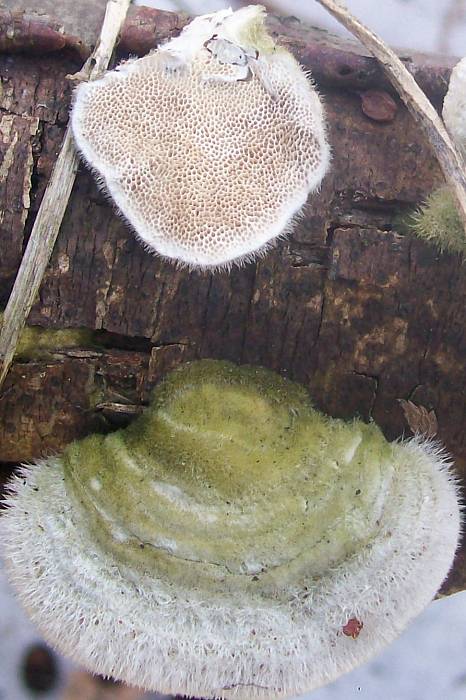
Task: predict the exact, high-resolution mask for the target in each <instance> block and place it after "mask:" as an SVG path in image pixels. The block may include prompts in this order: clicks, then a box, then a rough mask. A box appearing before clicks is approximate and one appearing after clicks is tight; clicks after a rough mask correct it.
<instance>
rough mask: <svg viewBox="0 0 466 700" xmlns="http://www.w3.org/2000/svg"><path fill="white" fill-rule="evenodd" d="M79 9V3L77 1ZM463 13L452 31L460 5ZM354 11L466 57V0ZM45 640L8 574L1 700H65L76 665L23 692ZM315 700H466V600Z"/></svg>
mask: <svg viewBox="0 0 466 700" xmlns="http://www.w3.org/2000/svg"><path fill="white" fill-rule="evenodd" d="M77 1H78V2H79V0H77ZM136 4H145V5H151V6H153V7H158V8H160V9H171V10H173V9H183V10H186V11H189V12H190V13H192V14H202V13H205V12H212V11H215V10H218V9H221V8H224V7H228V6H229V4H230V3H228V2H222V1H221V0H191V1H189V0H185V1H181V0H179V1H178V2H177V1H175V0H173V1H170V0H145V1H144V2H137V3H136ZM454 4H456V6H457V7H458V8H459V9H460V10H461V8H462V10H463V12H462V14H461V12H460V13H459V15H458V17H457V18H456V20H455V21H453V22H451V23H450V24H449V25H448V23H446V17H447V13H448V12H449V11H450V10H451V8H452V7H453V5H454ZM273 5H274V7H275V8H276V9H277V10H278V11H279V12H280V13H281V14H285V15H295V16H297V17H299V18H301V19H304V20H306V21H308V22H310V23H312V24H316V25H319V26H323V27H326V28H328V29H330V30H332V31H334V32H337V33H340V34H344V33H345V31H344V30H342V29H341V27H340V26H339V25H338V24H337V23H336V22H335V21H334V20H333V19H332V18H331V17H330V16H329V15H328V14H327V13H326V12H325V11H324V10H323V9H322V8H321V7H320V6H318V5H317V3H315V2H313V1H312V0H273ZM346 5H347V7H348V8H349V9H350V10H351V11H352V12H354V13H355V14H356V15H357V16H358V17H359V18H360V19H362V20H363V21H364V22H365V23H366V24H368V25H369V26H370V27H371V28H372V29H374V30H375V31H376V32H378V33H379V34H380V35H381V36H382V37H383V38H384V39H385V40H386V41H388V42H389V43H390V44H392V45H393V46H396V47H400V48H404V49H412V50H421V51H428V52H443V53H448V54H451V55H455V56H464V55H465V54H466V0H346ZM38 640H40V636H39V635H38V634H37V632H36V631H35V630H34V628H33V626H32V625H31V624H30V623H29V621H28V620H27V618H26V616H25V615H24V613H23V612H22V610H21V609H20V608H19V606H18V605H17V603H16V601H15V600H14V598H13V597H12V594H11V591H10V590H9V587H8V584H7V582H6V580H5V577H4V575H3V574H2V571H1V569H0V700H33V699H34V700H37V698H41V699H43V700H59V699H60V696H61V688H62V687H63V683H64V681H65V677H66V674H67V671H68V670H69V668H70V664H68V663H67V662H63V661H62V660H61V661H60V662H59V668H60V669H61V676H62V678H61V681H60V683H61V685H59V686H58V688H57V689H56V690H55V691H54V692H53V693H42V694H34V693H30V692H29V691H27V690H26V689H25V687H24V686H23V684H22V682H21V679H20V676H19V668H20V664H21V661H22V657H23V654H24V652H25V649H26V648H27V647H28V646H29V644H31V643H33V642H35V641H38ZM304 697H306V698H309V700H353V698H354V699H356V698H357V699H358V700H466V592H464V593H460V594H457V595H454V596H452V597H450V598H446V599H443V600H438V601H434V602H433V603H432V604H431V605H430V606H429V607H428V608H427V610H425V612H424V613H423V614H422V615H420V616H419V617H418V618H417V619H416V620H415V622H414V623H413V624H412V625H411V626H410V627H409V628H408V629H407V630H406V631H405V633H404V634H403V635H402V636H401V637H400V638H399V639H398V640H397V641H396V642H395V643H394V644H392V645H391V646H390V647H388V648H387V650H386V651H385V652H384V653H382V654H381V655H380V656H378V657H377V658H376V659H374V660H373V661H371V662H370V663H368V664H366V665H364V666H362V667H360V668H358V669H356V670H355V671H353V672H352V673H350V674H348V675H346V676H343V677H341V678H340V679H339V680H337V681H336V682H335V683H332V684H331V685H328V686H326V687H324V688H321V689H319V690H316V691H315V692H313V693H310V694H309V695H308V696H304Z"/></svg>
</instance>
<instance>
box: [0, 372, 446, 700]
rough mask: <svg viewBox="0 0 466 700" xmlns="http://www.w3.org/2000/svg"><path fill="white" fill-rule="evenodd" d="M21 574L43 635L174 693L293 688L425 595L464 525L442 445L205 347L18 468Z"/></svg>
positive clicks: (14, 504)
mask: <svg viewBox="0 0 466 700" xmlns="http://www.w3.org/2000/svg"><path fill="white" fill-rule="evenodd" d="M8 505H9V508H8V509H7V510H6V514H5V515H4V516H3V517H2V519H1V531H2V540H3V547H4V551H5V554H6V559H7V565H8V569H9V573H10V579H11V581H12V583H13V585H14V586H15V588H16V590H17V592H18V595H19V597H20V599H21V600H22V601H23V603H24V605H25V607H26V608H27V610H28V612H29V614H30V616H31V617H32V619H33V620H34V621H35V623H36V624H37V625H38V627H39V628H40V629H41V631H42V632H43V634H44V636H45V637H46V638H47V639H48V640H49V642H50V643H51V644H53V645H54V646H56V647H57V648H58V649H59V650H60V651H62V652H63V653H65V654H68V655H70V656H71V657H72V658H74V659H75V660H76V661H78V662H79V663H81V664H83V665H85V666H86V667H87V668H89V669H91V670H92V671H94V672H97V673H101V674H104V675H111V676H113V677H114V678H117V679H120V680H123V681H125V682H127V683H129V684H132V685H137V686H141V687H143V688H146V689H151V690H158V691H161V692H165V693H172V694H186V695H193V696H198V697H207V698H214V697H219V698H239V699H242V698H245V699H246V698H264V700H265V698H282V697H288V696H292V695H295V694H298V693H303V692H305V691H308V690H312V689H313V688H316V687H318V686H319V685H322V684H324V683H326V682H329V681H331V680H333V679H334V678H336V677H337V676H338V675H340V674H341V673H344V672H346V671H348V670H350V669H351V668H353V667H354V666H356V665H358V664H360V663H362V662H363V661H365V660H366V659H368V658H369V657H371V656H372V655H373V654H375V653H376V652H377V651H379V650H380V649H381V648H383V647H384V646H385V645H386V644H387V643H389V642H390V641H391V640H393V639H394V638H395V637H397V636H398V634H399V633H400V631H401V630H402V629H403V628H404V627H405V625H406V624H407V623H408V622H409V621H410V620H411V619H412V618H413V617H414V616H415V615H417V614H418V613H419V612H420V611H421V610H422V609H423V608H424V607H425V605H427V603H428V602H429V601H430V600H431V599H432V598H433V596H434V595H435V593H436V591H437V590H438V588H439V586H440V584H441V583H442V581H443V579H444V577H445V576H446V574H447V572H448V570H449V567H450V566H451V562H452V560H453V556H454V552H455V549H456V545H457V540H458V532H459V509H458V501H457V493H456V486H455V483H454V480H453V478H452V477H451V475H450V472H449V465H448V463H447V460H446V458H445V456H444V454H443V453H442V451H441V449H439V448H438V446H435V445H433V444H432V443H428V442H426V441H423V440H421V439H420V438H415V439H414V440H411V441H407V442H397V443H388V442H387V441H386V440H385V438H384V437H383V435H382V433H381V431H380V430H379V428H377V427H376V426H375V425H374V424H370V425H366V424H364V423H362V422H360V421H352V422H344V421H341V420H334V419H331V418H328V417H326V416H324V415H322V414H321V413H319V412H318V411H316V410H315V409H314V408H313V407H312V404H311V402H310V399H309V396H308V393H307V391H306V390H305V388H304V387H301V386H299V385H297V384H295V383H292V382H290V381H288V380H286V379H283V378H282V377H280V376H279V375H277V374H274V373H273V372H270V371H268V370H265V369H261V368H257V367H250V366H241V367H238V366H236V365H233V364H230V363H227V362H219V361H214V360H204V361H200V362H193V363H188V364H186V365H182V366H181V367H180V368H179V369H177V370H175V371H174V372H172V373H170V374H169V375H168V376H167V377H166V378H165V380H164V381H163V382H162V383H161V384H160V385H159V386H158V387H157V388H156V390H155V392H154V395H153V400H152V403H151V405H150V407H149V408H148V410H147V411H146V412H145V414H144V415H143V416H141V417H140V418H138V419H137V420H136V421H134V423H132V424H131V425H130V427H128V428H126V429H124V430H120V431H118V432H116V433H113V434H111V435H107V436H101V435H93V436H90V437H88V438H85V439H84V440H80V441H78V442H74V443H72V444H71V445H70V446H69V447H68V448H67V449H66V450H65V451H64V452H63V454H62V455H61V456H60V457H54V458H50V459H47V460H45V461H42V462H40V463H38V464H37V465H34V466H32V467H30V468H24V469H23V472H22V474H21V475H20V476H18V477H16V479H15V481H13V482H12V484H11V492H10V496H9V497H8Z"/></svg>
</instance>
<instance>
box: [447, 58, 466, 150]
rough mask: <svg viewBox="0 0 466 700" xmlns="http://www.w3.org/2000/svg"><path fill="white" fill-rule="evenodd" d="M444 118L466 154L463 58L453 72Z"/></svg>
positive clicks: (465, 63)
mask: <svg viewBox="0 0 466 700" xmlns="http://www.w3.org/2000/svg"><path fill="white" fill-rule="evenodd" d="M442 117H443V121H444V122H445V126H446V127H447V129H448V131H449V132H450V135H451V136H452V138H453V139H454V141H455V142H456V144H457V145H458V146H459V148H460V149H461V150H462V152H463V154H466V58H462V59H461V61H459V62H458V63H457V64H456V66H455V67H454V68H453V70H452V72H451V76H450V83H449V85H448V90H447V94H446V95H445V99H444V101H443V110H442Z"/></svg>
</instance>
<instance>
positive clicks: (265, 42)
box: [72, 6, 329, 267]
mask: <svg viewBox="0 0 466 700" xmlns="http://www.w3.org/2000/svg"><path fill="white" fill-rule="evenodd" d="M264 16H265V14H264V9H263V8H261V7H260V6H251V7H247V8H243V9H241V10H238V11H237V12H234V13H232V12H231V10H229V11H228V10H226V11H221V12H217V13H214V14H212V15H204V16H201V17H198V18H196V19H195V20H194V21H193V22H191V24H190V25H188V27H187V28H185V30H184V31H183V32H182V34H181V36H179V37H177V38H175V39H172V40H171V41H170V42H168V43H167V44H165V45H163V46H162V47H161V48H160V49H158V50H157V51H155V52H154V53H152V54H150V55H148V56H146V57H144V58H141V59H137V60H130V61H128V62H126V63H124V64H122V65H120V66H119V67H118V68H117V69H116V70H114V71H111V72H109V73H107V74H106V75H105V76H104V77H103V78H102V79H101V80H96V81H93V82H90V83H85V84H82V85H81V86H80V87H79V88H78V90H77V91H76V95H75V104H74V108H73V113H72V126H73V132H74V136H75V139H76V143H77V146H78V148H79V150H80V151H81V153H82V155H83V156H84V158H85V159H86V161H87V162H88V163H89V164H90V166H91V167H92V168H94V170H95V171H96V173H97V175H98V177H99V178H100V179H101V181H102V183H103V184H104V185H105V187H106V188H107V190H108V192H109V193H110V195H111V196H112V198H113V199H114V201H115V202H116V204H117V205H118V207H119V209H120V210H121V212H122V213H123V215H124V216H125V217H126V219H127V220H128V221H129V222H130V224H131V225H132V226H133V228H134V229H135V231H136V233H137V235H138V236H139V237H140V238H141V240H142V241H143V242H144V243H145V244H146V245H147V246H148V247H149V248H150V249H153V250H155V251H157V252H158V253H159V254H161V255H164V256H166V257H169V258H174V259H176V260H178V261H180V262H182V263H186V264H188V265H193V266H201V267H222V266H228V265H229V264H231V262H232V261H234V260H237V261H241V260H244V259H248V258H250V257H252V256H253V255H254V254H255V253H257V252H258V251H259V250H261V249H264V247H265V246H266V245H267V243H268V242H269V241H271V240H272V239H274V238H276V237H277V236H279V235H281V234H283V233H285V232H286V231H287V230H288V227H289V225H290V223H291V221H292V219H293V217H294V216H295V215H296V214H297V213H298V212H299V210H300V209H301V208H302V207H303V205H304V204H305V202H306V200H307V197H308V194H309V193H310V192H311V191H312V190H314V189H315V188H316V187H317V186H318V185H319V184H320V182H321V180H322V178H323V176H324V175H325V172H326V170H327V168H328V163H329V147H328V144H327V141H326V135H325V121H324V114H323V109H322V105H321V102H320V99H319V96H318V94H317V92H316V91H315V90H314V88H313V86H312V83H311V82H310V81H309V80H308V78H307V77H306V74H305V73H304V71H303V70H302V69H301V67H300V66H299V64H298V63H297V62H296V60H295V59H294V58H293V56H292V55H291V54H290V53H289V52H288V51H287V50H286V49H284V48H282V47H278V46H276V45H275V43H274V41H273V40H272V38H271V37H270V36H269V35H268V34H267V32H266V29H265V26H264Z"/></svg>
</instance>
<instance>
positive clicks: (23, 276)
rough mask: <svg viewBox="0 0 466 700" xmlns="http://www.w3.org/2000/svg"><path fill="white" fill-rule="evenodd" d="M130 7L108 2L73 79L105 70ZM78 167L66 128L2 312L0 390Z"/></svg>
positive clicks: (117, 0) (126, 1) (119, 0)
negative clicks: (94, 39) (92, 44)
mask: <svg viewBox="0 0 466 700" xmlns="http://www.w3.org/2000/svg"><path fill="white" fill-rule="evenodd" d="M130 3H131V0H108V2H107V8H106V11H105V17H104V21H103V24H102V30H101V33H100V37H99V41H98V43H97V46H96V48H95V51H94V52H93V54H92V56H90V58H89V59H88V60H87V61H86V63H85V64H84V66H83V68H82V70H81V71H80V72H79V74H77V76H78V78H79V79H86V80H95V79H96V78H98V77H99V76H100V75H102V73H103V72H104V71H105V70H106V68H107V66H108V64H109V62H110V58H111V56H112V53H113V49H114V46H115V43H116V41H117V38H118V35H119V32H120V29H121V26H122V24H123V22H124V19H125V17H126V13H127V11H128V7H129V5H130ZM78 162H79V158H78V155H77V153H76V150H75V148H74V144H73V137H72V134H71V129H70V127H69V126H68V128H67V130H66V133H65V137H64V139H63V144H62V147H61V151H60V154H59V156H58V159H57V162H56V163H55V167H54V169H53V172H52V176H51V178H50V181H49V183H48V185H47V189H46V190H45V193H44V197H43V200H42V203H41V206H40V209H39V212H38V214H37V217H36V220H35V222H34V227H33V229H32V232H31V236H30V238H29V241H28V245H27V248H26V251H25V253H24V256H23V259H22V261H21V265H20V268H19V270H18V274H17V276H16V280H15V284H14V286H13V290H12V292H11V295H10V298H9V300H8V304H7V307H6V309H5V314H4V317H3V325H2V330H1V333H0V362H1V369H0V387H1V385H2V384H3V381H4V379H5V376H6V374H7V372H8V369H9V367H10V364H11V362H12V360H13V356H14V353H15V349H16V346H17V344H18V340H19V336H20V334H21V331H22V329H23V327H24V324H25V323H26V319H27V317H28V315H29V312H30V310H31V307H32V305H33V303H34V300H35V298H36V295H37V292H38V291H39V287H40V285H41V282H42V278H43V276H44V273H45V269H46V267H47V265H48V262H49V260H50V256H51V254H52V250H53V247H54V245H55V241H56V239H57V236H58V232H59V230H60V226H61V222H62V220H63V216H64V214H65V211H66V207H67V204H68V200H69V198H70V194H71V190H72V188H73V183H74V180H75V177H76V171H77V167H78Z"/></svg>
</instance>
